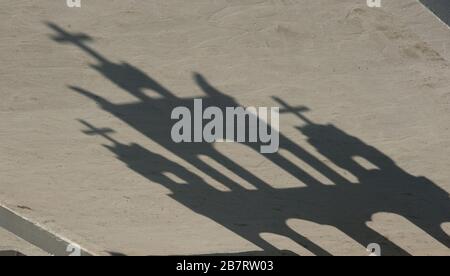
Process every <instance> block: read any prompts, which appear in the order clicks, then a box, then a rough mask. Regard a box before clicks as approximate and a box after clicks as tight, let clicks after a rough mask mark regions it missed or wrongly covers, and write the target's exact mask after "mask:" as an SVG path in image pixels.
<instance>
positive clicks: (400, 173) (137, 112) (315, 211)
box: [49, 24, 450, 255]
mask: <svg viewBox="0 0 450 276" xmlns="http://www.w3.org/2000/svg"><path fill="white" fill-rule="evenodd" d="M49 27H50V28H51V29H53V30H54V31H55V32H56V34H57V35H56V36H53V39H54V40H55V41H57V42H60V43H62V42H65V43H70V44H72V45H75V46H77V47H78V48H80V49H81V50H83V51H84V52H86V53H87V54H88V55H90V56H92V57H93V58H94V59H95V60H96V61H97V62H98V63H97V64H94V65H92V68H94V69H95V70H97V71H98V72H99V73H100V74H101V75H102V76H104V77H105V78H106V79H107V80H109V81H111V82H112V83H114V84H116V85H117V86H118V87H120V88H121V89H122V90H123V91H124V92H125V93H129V94H130V95H133V96H135V97H136V98H137V99H138V101H137V102H135V103H126V104H115V103H112V102H110V101H108V100H107V99H105V98H103V97H100V96H99V95H97V94H96V93H94V92H92V91H89V90H87V89H84V88H81V87H77V86H70V88H71V89H72V90H73V91H75V92H77V93H79V94H81V95H83V96H85V97H87V98H89V99H91V100H93V101H95V102H96V103H97V104H98V105H99V106H100V108H102V109H103V110H105V111H107V112H109V113H111V114H113V115H114V116H116V117H117V118H119V119H121V120H122V121H124V122H126V123H127V124H128V125H129V126H130V127H132V128H134V129H136V130H137V131H139V132H141V133H142V134H144V135H146V136H147V137H148V138H149V139H150V140H152V141H154V142H157V143H158V144H159V145H161V146H163V147H164V148H165V149H167V150H169V151H170V152H171V153H172V154H173V155H174V156H177V157H179V158H182V159H184V160H185V161H186V162H188V163H189V164H191V165H192V166H194V167H196V168H197V169H199V170H201V171H202V172H203V173H205V174H207V175H208V176H210V177H212V178H213V179H215V180H217V181H218V182H220V183H221V184H223V185H225V186H227V187H228V188H229V189H230V192H222V191H219V190H216V189H215V188H213V187H212V186H211V185H209V184H208V183H207V182H206V181H205V180H204V179H202V178H201V177H199V176H198V175H197V174H195V173H193V172H191V171H189V170H187V169H186V168H185V167H183V166H181V165H179V164H177V163H175V162H172V161H171V160H169V159H168V158H166V157H164V156H161V155H159V154H156V153H154V152H152V151H151V150H149V149H147V148H144V147H142V146H140V145H138V144H130V145H125V144H122V143H120V142H119V141H117V140H115V139H114V138H113V137H112V132H113V130H111V129H99V128H97V127H95V126H93V125H92V124H90V123H89V122H85V121H81V123H82V124H83V125H84V127H85V129H86V133H88V134H95V135H101V136H103V137H104V138H105V140H106V141H108V145H106V146H105V147H106V148H107V149H108V150H110V151H111V152H113V153H114V154H115V155H116V157H117V158H118V159H119V160H121V161H122V162H124V164H126V165H127V166H128V167H129V168H130V169H131V170H133V171H135V172H136V173H139V174H140V175H142V176H144V177H146V178H147V179H149V180H150V181H151V182H154V183H158V184H160V185H163V186H165V187H166V188H168V189H169V190H170V191H171V195H170V197H172V198H173V199H174V200H176V201H177V202H180V203H181V204H183V205H184V206H186V207H187V208H189V209H191V210H192V211H194V212H196V213H198V214H201V215H204V216H206V217H208V218H210V219H211V220H213V221H215V222H217V223H218V224H220V225H222V226H223V227H225V228H227V229H229V230H231V231H233V232H234V233H236V234H238V235H239V236H241V237H243V238H245V239H247V240H248V241H250V242H252V243H253V244H255V245H257V246H258V247H260V248H261V249H262V250H263V251H264V253H265V254H267V255H276V254H277V253H278V254H280V255H282V254H283V253H282V252H283V251H280V250H279V249H277V248H276V247H275V246H273V245H272V244H270V243H269V242H267V241H266V240H264V239H263V238H262V237H261V234H262V233H272V234H278V235H282V236H285V237H288V238H290V239H291V240H293V241H295V242H296V243H298V244H300V245H302V246H303V247H304V248H307V249H308V250H309V251H311V252H312V253H314V254H316V255H330V253H329V250H330V249H327V248H322V247H320V246H318V245H317V244H315V243H314V242H312V241H310V240H309V239H307V238H306V237H305V236H303V235H302V234H301V233H298V232H295V231H293V230H292V229H291V228H290V227H289V226H288V225H287V221H288V220H290V219H303V220H307V221H311V222H315V223H318V224H322V225H331V226H334V227H336V228H338V229H340V230H341V231H343V232H344V233H346V234H347V235H349V236H350V237H351V238H353V239H354V240H356V241H357V242H358V243H360V244H361V245H363V246H367V245H368V244H371V243H379V244H380V245H381V246H382V248H383V253H384V254H385V255H408V253H407V252H406V251H405V250H403V249H402V248H400V247H399V246H397V245H396V244H394V243H393V242H391V241H390V240H389V239H387V238H386V237H383V236H382V235H380V234H379V233H377V232H375V231H373V230H372V229H370V228H369V227H367V225H366V223H367V222H368V221H370V220H371V218H372V216H373V215H374V214H377V213H379V212H391V213H396V214H399V215H401V216H404V217H406V218H408V219H409V220H410V221H412V222H414V223H415V224H416V225H417V226H419V227H421V228H422V229H424V230H425V231H426V232H428V233H429V234H430V235H432V236H433V237H434V238H435V239H437V240H439V241H440V242H441V243H443V244H444V245H447V246H450V242H449V237H448V235H446V234H445V233H444V231H443V230H442V229H441V227H440V225H441V224H442V223H445V222H448V221H450V205H449V204H450V203H449V200H448V193H447V192H446V191H444V190H442V189H441V188H439V187H438V186H437V185H436V184H434V183H432V182H431V181H430V180H428V179H426V178H423V177H415V176H412V175H410V174H408V173H407V172H405V171H404V170H403V169H401V168H400V167H398V166H397V165H396V164H395V162H394V161H393V160H391V159H390V158H389V157H388V156H386V155H385V154H383V153H382V152H380V151H379V150H377V149H376V148H374V147H372V146H370V145H367V144H365V143H364V142H363V141H361V140H359V139H358V138H356V137H353V136H351V135H349V134H347V133H345V132H344V131H342V130H340V129H338V128H337V127H335V126H333V125H321V124H316V123H314V122H312V121H311V120H309V119H308V118H307V117H306V116H305V115H304V114H303V112H305V111H307V108H306V107H293V106H290V105H289V104H287V103H286V102H285V101H283V99H280V98H275V100H276V101H277V102H278V104H279V105H280V106H282V107H283V112H284V113H286V112H290V113H294V114H295V115H297V116H298V117H299V121H301V122H302V124H303V125H304V126H303V127H299V128H298V130H299V131H300V132H302V133H303V135H305V136H306V137H308V142H309V143H310V144H311V145H312V146H313V147H315V148H316V150H317V151H318V152H320V153H321V154H322V155H323V156H325V157H327V158H328V159H329V160H330V161H331V162H333V163H334V164H335V165H336V166H338V167H340V168H342V169H344V170H346V171H348V172H349V173H351V174H353V175H354V176H356V178H357V179H358V183H350V182H349V181H348V180H346V179H345V178H343V177H342V176H341V175H340V174H339V173H337V172H336V171H334V170H332V169H331V168H330V167H329V166H327V165H326V164H325V163H324V162H322V161H321V160H319V159H318V158H316V157H315V156H314V155H312V154H310V153H309V152H308V151H306V150H305V149H303V148H302V147H301V146H300V145H299V144H298V143H296V142H294V141H292V140H290V139H288V138H287V137H286V136H284V135H283V134H282V133H280V147H281V148H282V149H284V150H287V151H289V152H291V153H292V154H293V155H295V156H297V157H298V158H300V159H301V160H303V161H304V162H305V163H307V164H308V165H309V166H311V167H313V168H314V169H315V170H317V171H318V172H320V173H322V174H323V175H324V176H326V177H327V178H328V179H329V180H330V181H332V183H334V184H336V185H335V186H329V185H324V184H330V183H321V182H320V181H319V180H317V179H316V178H314V177H313V176H312V175H310V174H308V173H307V172H306V171H305V169H304V168H301V167H299V166H297V165H295V164H294V163H292V162H291V161H289V160H288V159H286V158H284V157H283V156H281V155H280V154H278V153H275V154H269V155H264V158H267V159H268V160H270V161H272V162H274V163H275V164H277V165H278V166H280V167H281V168H282V169H284V170H285V171H286V172H288V173H290V174H292V175H294V176H295V177H296V178H297V179H298V181H299V182H301V183H303V184H306V187H303V188H289V189H275V188H273V186H272V185H270V184H273V183H267V182H266V181H265V180H264V179H260V178H259V177H257V176H256V175H255V174H253V173H252V172H251V171H250V170H248V169H247V168H244V167H242V166H240V165H239V164H238V163H237V162H235V161H234V159H233V158H232V157H230V156H225V155H224V154H222V153H220V152H219V151H217V150H216V149H215V147H214V145H213V144H208V143H190V144H177V143H174V142H172V140H171V138H170V137H171V136H170V132H171V126H172V125H173V123H174V122H173V121H172V120H171V119H170V117H171V116H170V115H171V114H170V113H171V111H172V110H173V108H175V107H178V106H185V107H188V108H191V109H192V108H193V100H194V99H193V98H180V97H177V96H176V95H175V93H172V92H171V91H170V90H169V89H167V88H165V87H164V86H163V85H162V84H160V83H158V82H157V81H156V80H154V79H152V78H151V77H150V76H148V75H147V74H145V73H144V72H142V71H141V70H139V69H138V68H136V67H134V66H132V65H130V64H127V63H120V64H118V63H114V62H112V61H109V60H108V59H107V58H106V57H104V56H103V55H101V54H100V53H98V52H97V51H95V50H94V49H92V48H91V47H90V46H88V45H87V44H86V42H87V41H86V38H87V37H88V36H86V35H82V34H79V35H74V34H70V33H68V32H66V31H65V30H63V29H62V28H60V27H58V26H56V25H55V24H49ZM194 81H195V82H196V83H197V85H198V86H199V87H200V88H201V89H202V90H203V91H204V93H205V95H204V96H203V97H202V100H203V103H204V107H205V108H206V107H208V106H216V107H219V108H221V109H222V110H224V109H225V108H226V107H238V106H239V103H238V102H237V101H236V100H235V99H233V98H232V97H230V96H228V95H226V94H225V93H223V92H222V91H219V90H218V89H216V88H215V87H214V86H213V85H212V84H211V83H209V82H208V81H207V80H206V78H205V77H203V76H202V75H200V74H194ZM145 89H150V90H153V91H154V92H156V93H158V94H159V95H160V96H161V97H160V98H157V99H154V98H150V97H148V96H147V95H146V94H145V93H144V90H145ZM246 145H247V146H248V147H250V148H252V149H254V150H256V151H258V152H259V146H260V145H259V144H256V143H246ZM202 156H207V157H208V158H210V159H212V160H214V161H215V162H217V163H219V164H221V165H222V166H223V167H225V168H227V169H228V170H229V171H231V172H233V173H235V174H236V175H238V176H240V177H241V178H242V179H244V180H245V181H246V182H248V183H250V184H251V185H253V186H254V187H256V188H257V189H256V190H247V189H244V188H243V186H242V183H239V182H237V181H235V180H233V179H232V178H230V177H228V174H227V173H224V172H223V171H219V170H218V169H215V168H213V167H212V166H211V165H210V164H209V163H208V162H206V161H204V160H202V159H201V157H202ZM356 158H359V159H364V160H366V161H367V162H368V163H370V164H372V165H373V166H374V167H375V169H367V168H366V167H364V166H363V165H361V164H360V163H359V162H358V161H357V159H356ZM166 173H170V174H172V175H175V176H177V178H178V179H181V180H182V181H183V183H184V184H183V183H178V182H176V181H175V180H173V179H171V178H169V177H167V174H166Z"/></svg>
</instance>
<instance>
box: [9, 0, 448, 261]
mask: <svg viewBox="0 0 450 276" xmlns="http://www.w3.org/2000/svg"><path fill="white" fill-rule="evenodd" d="M424 2H425V1H424ZM382 3H383V5H382V7H381V8H368V7H367V6H366V3H365V1H361V0H314V1H306V0H270V1H269V0H267V1H265V0H248V1H238V0H235V1H234V0H232V1H225V0H223V1H221V0H218V1H211V0H198V1H182V0H164V1H155V0H146V1H144V0H125V1H124V0H114V1H111V0H108V1H107V0H97V1H82V5H83V6H82V8H80V9H70V8H67V7H66V6H65V1H63V0H58V1H55V0H52V1H50V0H44V1H25V0H17V1H3V2H2V3H1V4H0V33H1V40H0V60H1V63H2V66H1V67H0V84H1V86H0V95H1V99H2V100H1V101H0V156H1V159H0V177H1V178H0V179H1V180H0V202H1V203H2V204H5V205H6V206H8V207H9V208H11V209H12V210H14V211H15V212H17V213H19V214H22V215H23V216H25V217H27V218H28V219H30V220H32V221H35V222H36V223H39V224H40V225H42V226H45V228H46V229H51V231H52V232H54V233H58V234H59V235H61V236H62V237H66V238H68V239H70V240H72V241H74V242H76V243H78V244H80V245H81V246H83V247H84V248H86V249H88V250H90V251H92V252H95V253H97V254H105V255H108V254H125V255H180V254H181V255H191V254H203V255H209V254H212V255H215V254H281V255H284V254H289V255H290V254H299V255H326V254H333V255H367V254H368V253H367V251H366V246H367V245H368V244H370V243H374V242H375V243H379V244H380V245H381V246H382V250H383V251H382V253H383V254H385V255H407V254H410V255H450V251H449V246H450V241H449V234H450V205H449V204H450V203H449V194H448V193H449V191H450V170H449V169H448V168H449V165H450V159H449V156H450V128H449V121H450V89H449V88H450V78H449V76H450V67H449V61H450V52H449V50H450V30H449V28H448V26H447V25H446V24H444V22H445V16H442V14H440V13H439V12H436V11H435V13H436V14H437V15H439V16H441V18H442V20H439V19H438V17H437V16H436V15H435V14H433V13H432V12H430V10H429V9H427V8H425V7H424V6H423V5H422V4H421V2H419V1H416V0H396V1H383V2H382ZM427 4H428V5H431V4H433V3H431V1H428V3H427ZM434 7H435V8H434V9H436V7H437V6H434ZM444 8H445V7H444ZM441 9H442V8H441ZM200 97H203V98H204V99H205V100H207V101H208V102H209V103H211V104H214V105H218V106H221V107H222V106H237V105H242V106H268V107H270V106H281V107H282V108H283V109H286V107H287V106H286V105H290V106H292V107H293V108H292V109H295V107H298V106H304V107H306V108H307V109H308V110H309V111H308V112H305V113H302V115H301V116H306V117H307V118H308V120H307V121H305V120H304V118H303V117H301V116H299V115H298V114H297V113H295V112H291V113H289V112H285V113H282V115H281V139H282V149H281V150H280V152H279V154H275V155H261V154H259V153H258V152H257V151H255V150H254V149H253V147H252V146H251V145H243V144H228V143H227V144H223V143H218V144H214V145H209V144H196V145H187V144H184V145H174V144H173V143H171V142H170V135H169V133H170V126H171V125H170V124H171V122H170V120H169V116H170V111H171V108H172V107H174V106H178V105H188V104H190V103H191V102H192V101H193V99H194V98H200ZM302 110H305V108H303V109H302ZM291 111H292V110H291ZM96 128H99V129H101V128H109V131H105V130H102V131H100V130H96ZM95 133H97V134H98V135H88V134H95ZM101 134H104V135H103V136H102V135H101ZM0 240H1V238H0Z"/></svg>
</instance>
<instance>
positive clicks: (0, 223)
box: [0, 203, 99, 256]
mask: <svg viewBox="0 0 450 276" xmlns="http://www.w3.org/2000/svg"><path fill="white" fill-rule="evenodd" d="M0 227H2V228H3V229H5V230H7V231H8V232H10V233H12V234H14V235H16V236H17V237H19V238H21V239H23V240H25V241H27V242H29V243H30V244H32V245H34V246H36V247H38V248H40V249H42V250H43V251H45V252H48V253H49V254H50V255H53V256H97V255H99V254H96V253H94V252H92V251H90V250H87V249H86V248H83V247H82V246H80V245H78V244H77V243H74V242H72V241H71V240H69V239H67V238H65V237H63V236H61V235H58V234H56V233H54V232H53V231H51V230H49V229H47V228H46V227H44V226H42V225H40V224H37V223H34V222H32V221H31V220H29V219H28V218H26V217H24V216H22V215H20V214H18V213H16V212H15V211H13V210H12V209H10V208H8V207H7V206H5V205H4V204H2V203H0Z"/></svg>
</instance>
